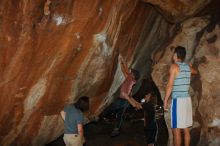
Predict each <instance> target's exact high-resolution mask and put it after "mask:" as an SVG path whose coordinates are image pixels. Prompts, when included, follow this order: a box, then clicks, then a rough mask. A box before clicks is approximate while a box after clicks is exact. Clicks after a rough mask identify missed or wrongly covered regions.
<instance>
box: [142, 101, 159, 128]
mask: <svg viewBox="0 0 220 146" xmlns="http://www.w3.org/2000/svg"><path fill="white" fill-rule="evenodd" d="M142 107H143V110H144V114H145V121H146V125H145V129H156V128H157V123H156V118H155V109H154V105H153V104H151V103H144V104H143V105H142Z"/></svg>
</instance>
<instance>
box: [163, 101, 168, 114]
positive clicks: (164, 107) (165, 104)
mask: <svg viewBox="0 0 220 146" xmlns="http://www.w3.org/2000/svg"><path fill="white" fill-rule="evenodd" d="M163 109H164V111H165V112H167V111H168V105H167V101H164V104H163Z"/></svg>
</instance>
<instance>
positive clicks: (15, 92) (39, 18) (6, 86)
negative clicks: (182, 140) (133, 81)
mask: <svg viewBox="0 0 220 146" xmlns="http://www.w3.org/2000/svg"><path fill="white" fill-rule="evenodd" d="M213 1H215V2H217V1H218V0H212V1H211V0H207V1H204V0H201V1H199V0H196V1H193V2H191V1H184V2H183V1H179V0H172V1H168V2H166V3H164V2H163V1H158V0H142V1H141V0H123V1H122V0H113V1H112V0H105V1H103V0H93V1H86V0H38V1H26V0H20V1H12V0H1V1H0V111H1V112H0V123H1V124H0V145H3V146H11V145H13V146H21V145H22V146H27V145H33V146H41V145H45V144H46V143H48V142H50V141H52V140H54V139H56V138H57V137H58V136H60V135H61V134H62V133H63V125H62V124H63V121H62V120H61V118H60V116H59V112H60V110H62V109H63V107H64V105H65V104H67V103H70V102H73V101H75V100H76V99H77V98H78V97H79V96H81V95H87V96H89V97H91V98H90V99H91V109H90V113H91V114H92V115H97V114H99V113H100V112H101V111H102V110H103V109H104V108H105V107H106V105H108V104H109V103H110V102H111V101H112V99H113V94H114V93H115V92H116V91H117V89H118V88H119V86H120V84H121V83H122V81H123V79H124V77H123V75H122V72H121V70H120V65H119V64H118V56H119V54H121V55H122V56H123V58H124V59H125V60H126V62H127V63H128V65H129V67H133V68H136V69H138V70H139V71H140V72H141V78H143V77H144V76H145V75H146V74H150V73H151V71H152V68H151V66H152V65H154V66H153V72H152V76H153V78H154V80H155V82H156V84H157V85H158V87H159V89H160V91H161V95H162V97H163V96H164V87H165V86H164V85H165V83H166V80H167V76H168V74H167V73H168V72H167V71H168V68H169V65H170V57H171V49H170V48H173V47H174V46H176V45H183V46H185V47H186V48H187V49H188V52H189V53H188V58H187V59H188V60H189V61H194V62H195V65H196V66H197V68H198V70H199V71H200V76H197V77H194V79H193V85H192V89H191V92H192V96H193V104H194V118H195V125H194V127H193V129H198V131H199V132H197V133H199V135H198V140H197V141H196V144H201V145H203V144H204V145H205V144H211V145H216V144H217V143H219V112H218V111H219V110H218V104H216V103H218V100H219V99H218V97H219V91H218V87H219V86H218V83H219V82H218V81H219V76H218V74H217V72H218V69H219V68H218V63H219V26H218V25H217V23H216V22H217V21H216V20H219V17H218V16H219V15H217V17H216V18H215V19H214V20H212V19H211V18H210V17H195V15H197V14H199V12H201V10H202V9H203V8H204V7H207V6H209V4H211V6H209V9H206V12H209V11H210V12H213V11H215V10H218V9H217V8H218V4H219V2H217V3H213ZM216 7H217V8H216ZM203 15H205V13H203ZM211 16H212V14H211ZM192 17H195V18H192ZM183 20H184V22H182V21H183ZM177 22H178V23H177ZM209 70H211V71H212V72H211V73H210V72H209ZM161 74H162V75H161ZM213 83H214V84H213ZM210 90H211V92H210ZM207 103H208V104H207ZM207 105H209V106H207ZM213 111H214V112H213ZM90 116H91V115H90Z"/></svg>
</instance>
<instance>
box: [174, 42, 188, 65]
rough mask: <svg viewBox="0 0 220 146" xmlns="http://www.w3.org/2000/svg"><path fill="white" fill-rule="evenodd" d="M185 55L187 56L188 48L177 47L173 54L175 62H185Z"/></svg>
mask: <svg viewBox="0 0 220 146" xmlns="http://www.w3.org/2000/svg"><path fill="white" fill-rule="evenodd" d="M185 57H186V49H185V48H184V47H182V46H178V47H176V48H175V50H174V55H173V60H174V62H176V61H181V62H183V61H184V60H185Z"/></svg>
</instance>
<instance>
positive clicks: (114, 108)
mask: <svg viewBox="0 0 220 146" xmlns="http://www.w3.org/2000/svg"><path fill="white" fill-rule="evenodd" d="M129 106H130V104H129V102H128V101H127V100H126V99H122V98H116V99H115V100H114V101H113V102H112V104H110V106H109V107H108V108H107V109H106V111H105V112H104V113H103V114H104V115H107V114H109V113H112V112H113V113H116V114H117V116H116V125H115V128H118V129H120V128H121V125H122V122H123V118H124V114H125V112H126V109H127V108H128V107H129Z"/></svg>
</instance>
